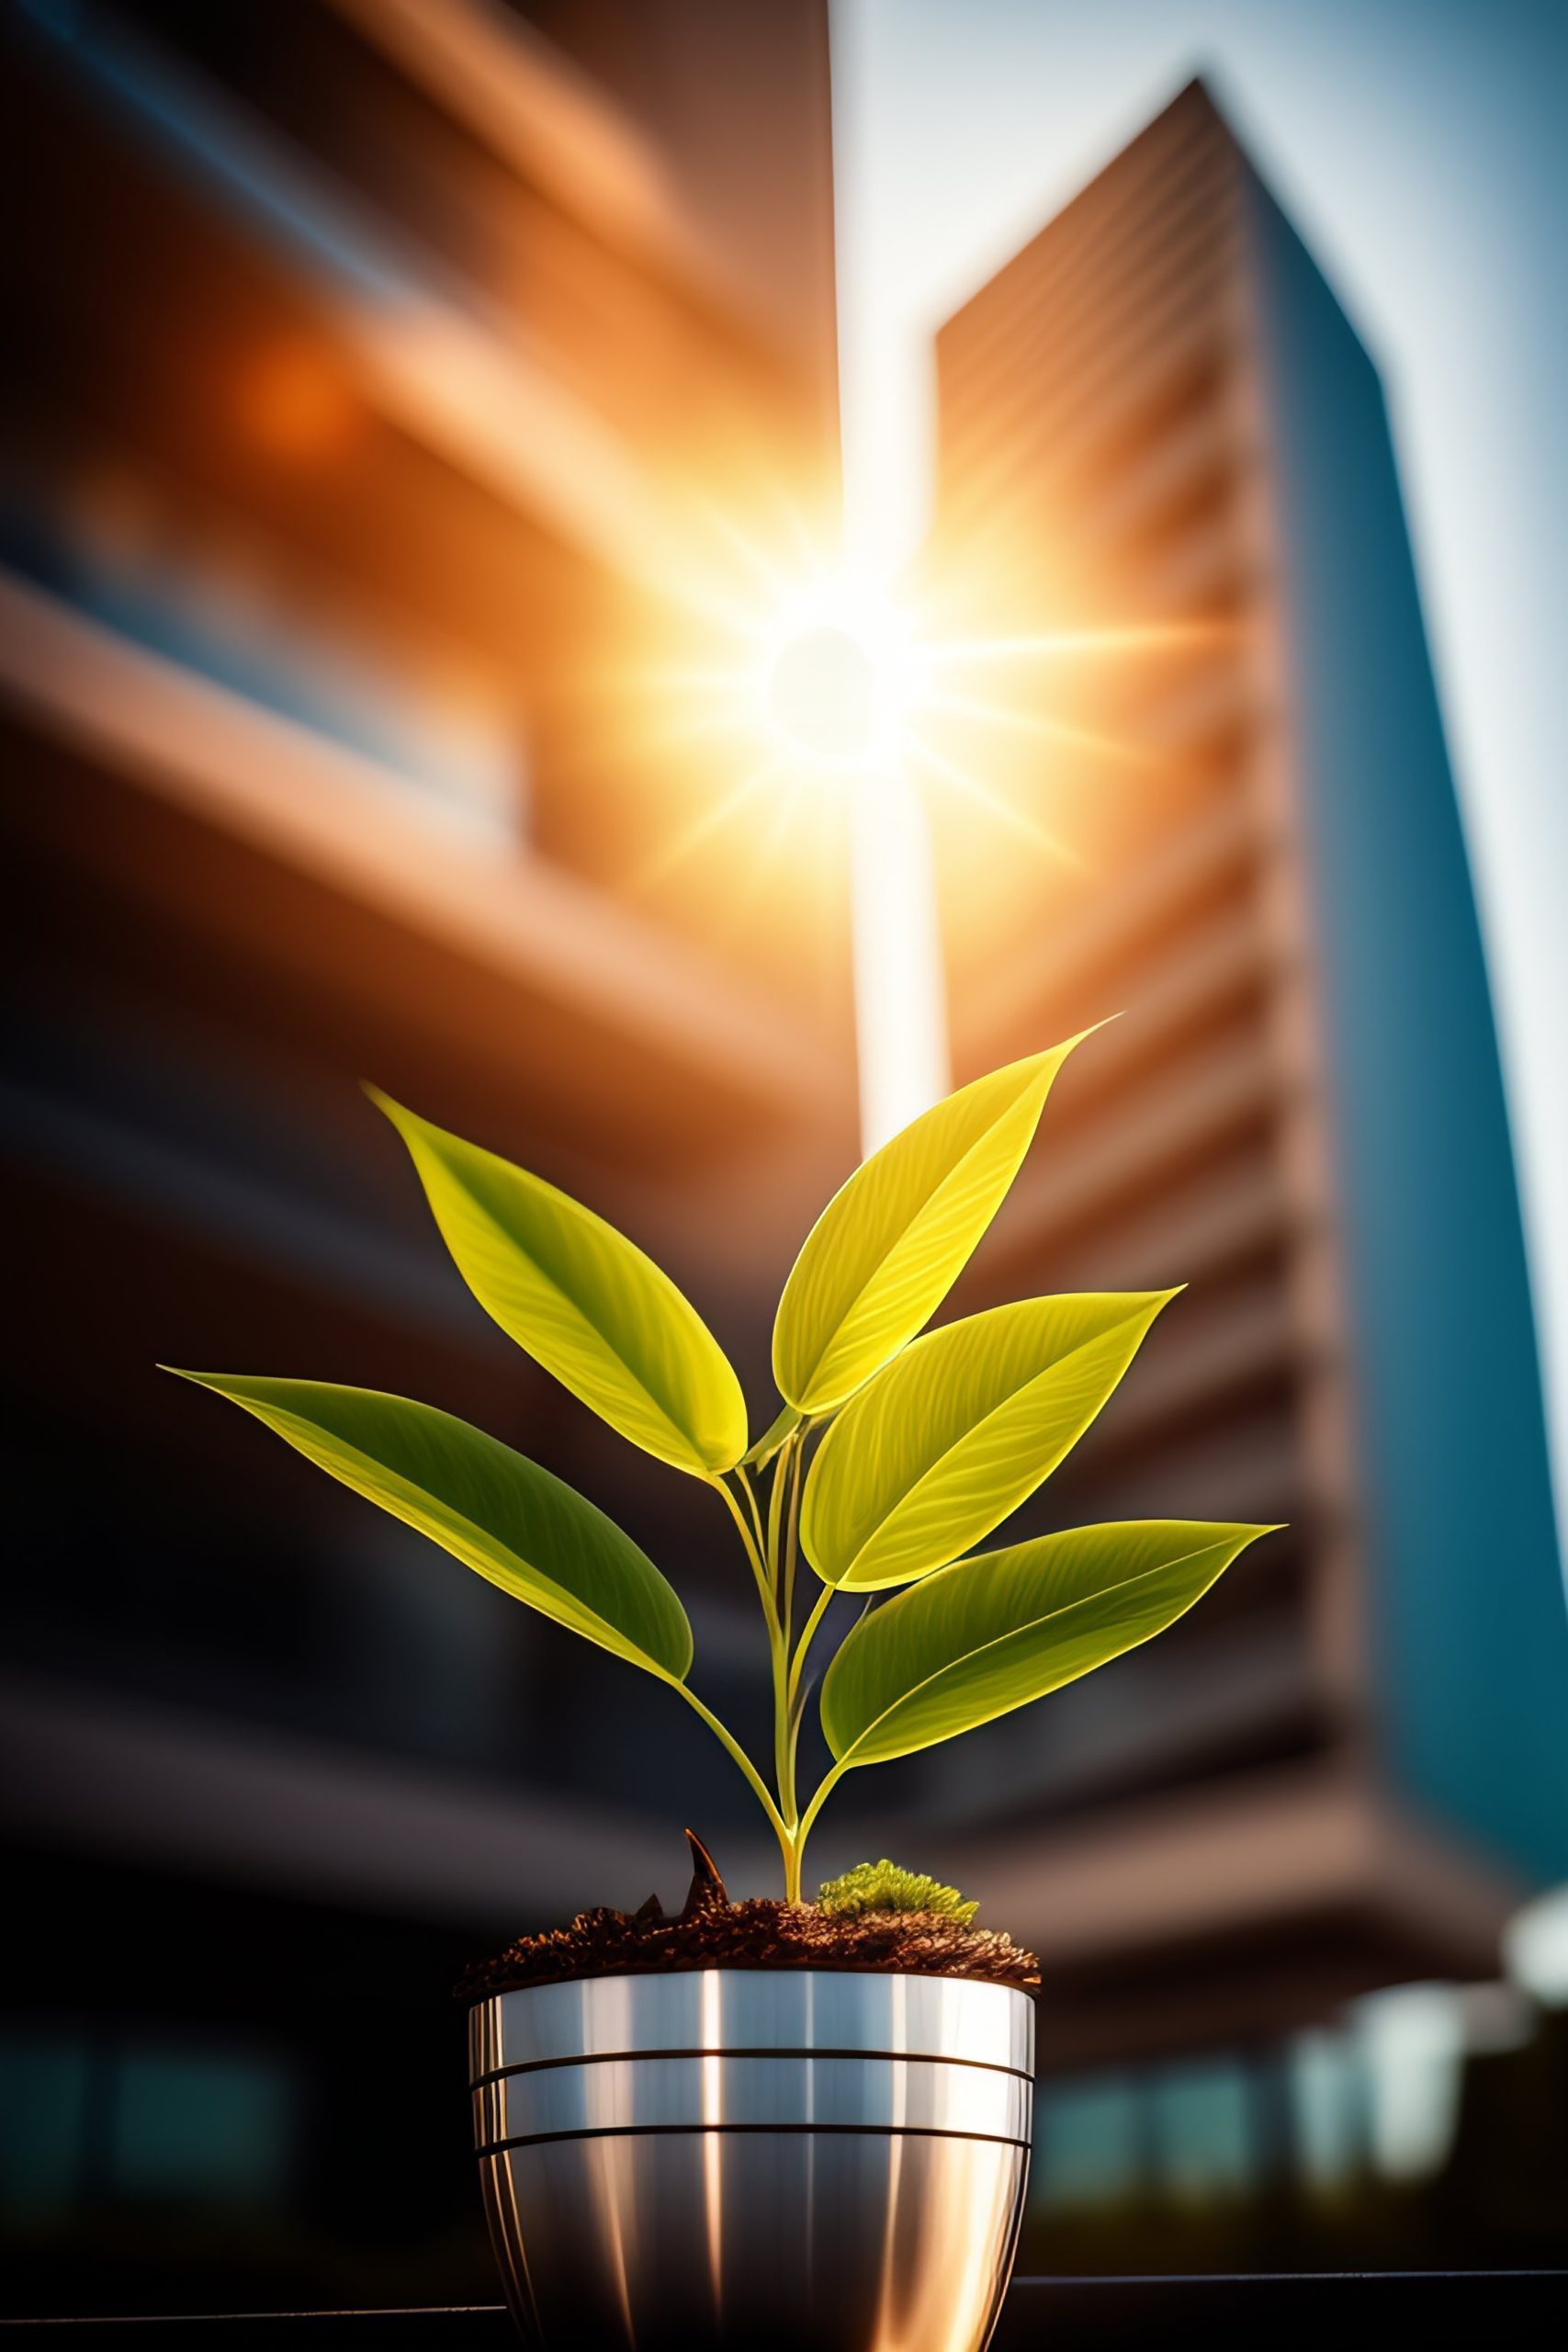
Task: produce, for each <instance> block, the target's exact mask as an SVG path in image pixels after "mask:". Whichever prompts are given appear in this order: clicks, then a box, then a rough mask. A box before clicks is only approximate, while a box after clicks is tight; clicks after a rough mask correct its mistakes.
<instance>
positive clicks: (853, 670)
mask: <svg viewBox="0 0 1568 2352" xmlns="http://www.w3.org/2000/svg"><path fill="white" fill-rule="evenodd" d="M757 683H758V686H759V689H760V701H761V714H762V718H763V721H764V724H765V725H766V727H767V729H768V730H769V732H770V733H771V734H772V735H773V737H774V739H775V740H776V741H777V742H778V744H779V746H780V748H781V750H784V751H785V752H789V753H791V754H793V755H794V756H795V758H797V759H801V760H804V761H805V762H806V763H807V764H809V765H811V766H813V767H820V768H830V769H839V770H841V771H843V772H845V773H849V772H852V771H853V770H856V769H859V768H862V767H863V766H865V765H866V764H867V763H870V762H872V761H874V760H877V759H879V758H882V757H884V756H886V754H887V753H889V752H893V751H895V750H896V749H897V746H898V744H899V741H900V740H901V739H902V737H903V736H904V735H905V733H906V731H907V729H908V726H909V725H910V723H911V721H912V719H913V717H914V713H915V708H916V705H917V703H918V701H919V691H920V684H921V680H920V662H919V650H918V647H917V644H916V639H915V633H914V629H913V627H912V624H911V622H910V620H909V618H908V615H907V614H906V613H904V612H903V611H902V609H901V608H900V607H899V605H897V603H896V602H895V600H894V599H893V597H892V596H891V595H890V594H888V593H887V591H886V589H885V588H884V587H883V585H882V584H881V583H880V582H877V581H875V580H872V579H867V578H860V577H856V576H855V575H853V574H852V573H849V572H839V573H829V574H825V575H824V576H823V577H821V578H820V579H818V580H815V581H812V582H808V583H807V585H806V586H804V587H802V588H801V589H799V590H797V591H796V592H795V594H791V595H786V596H784V597H783V598H782V599H781V601H780V605H779V609H778V611H777V613H776V614H775V615H774V616H773V618H772V621H771V624H770V625H769V627H768V628H766V629H765V630H764V632H763V633H762V653H761V662H760V664H759V667H758V678H757Z"/></svg>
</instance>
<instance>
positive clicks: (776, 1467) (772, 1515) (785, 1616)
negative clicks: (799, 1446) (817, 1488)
mask: <svg viewBox="0 0 1568 2352" xmlns="http://www.w3.org/2000/svg"><path fill="white" fill-rule="evenodd" d="M794 1457H795V1435H794V1433H793V1432H792V1433H791V1435H790V1436H788V1437H786V1438H785V1440H784V1443H783V1445H782V1446H780V1448H779V1450H778V1453H776V1454H775V1456H774V1457H773V1484H772V1486H771V1487H770V1488H769V1490H768V1574H769V1576H770V1577H771V1579H772V1581H773V1590H774V1591H775V1592H777V1591H778V1589H779V1582H780V1579H779V1559H780V1545H779V1533H780V1522H781V1521H782V1518H783V1514H784V1492H785V1489H786V1487H788V1484H789V1465H790V1463H791V1462H792V1461H793V1459H794ZM779 1623H781V1624H782V1625H783V1627H784V1634H785V1637H786V1639H787V1637H788V1634H789V1604H788V1601H787V1600H786V1601H785V1602H784V1605H783V1607H782V1608H781V1609H780V1611H779Z"/></svg>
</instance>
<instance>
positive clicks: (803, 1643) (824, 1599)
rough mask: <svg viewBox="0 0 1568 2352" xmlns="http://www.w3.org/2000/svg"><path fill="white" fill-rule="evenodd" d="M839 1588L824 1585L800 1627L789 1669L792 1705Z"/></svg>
mask: <svg viewBox="0 0 1568 2352" xmlns="http://www.w3.org/2000/svg"><path fill="white" fill-rule="evenodd" d="M838 1589H839V1588H838V1586H837V1585H832V1584H825V1585H824V1586H823V1588H822V1590H821V1592H820V1593H819V1595H818V1600H817V1604H816V1606H815V1608H814V1609H813V1610H812V1611H811V1614H810V1616H809V1617H808V1618H807V1621H806V1623H805V1624H804V1625H803V1626H802V1627H801V1629H800V1639H799V1641H798V1642H797V1643H796V1644H795V1657H794V1661H793V1663H792V1664H791V1666H790V1669H789V1702H790V1705H791V1706H792V1707H793V1706H794V1704H795V1699H796V1697H797V1695H798V1693H799V1691H800V1678H801V1676H802V1674H803V1673H804V1672H805V1670H806V1653H807V1650H808V1649H809V1648H810V1647H811V1644H812V1641H813V1639H814V1637H815V1635H816V1633H817V1628H818V1625H820V1623H822V1620H823V1618H824V1617H826V1615H827V1614H828V1609H829V1603H830V1602H831V1600H832V1598H833V1595H834V1594H835V1593H836V1592H837V1590H838Z"/></svg>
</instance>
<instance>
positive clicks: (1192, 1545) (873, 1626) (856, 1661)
mask: <svg viewBox="0 0 1568 2352" xmlns="http://www.w3.org/2000/svg"><path fill="white" fill-rule="evenodd" d="M1269 1532H1271V1531H1270V1530H1269V1529H1268V1528H1266V1527H1239V1526H1226V1525H1219V1524H1213V1523H1211V1522H1209V1521H1201V1520H1198V1521H1192V1520H1187V1521H1184V1520H1133V1521H1125V1522H1123V1523H1122V1524H1120V1525H1115V1526H1110V1527H1075V1528H1072V1529H1069V1530H1068V1531H1067V1532H1066V1533H1065V1534H1060V1535H1043V1536H1039V1537H1036V1539H1035V1540H1034V1541H1033V1542H1032V1543H1029V1544H1013V1545H1012V1546H1010V1549H1008V1550H1007V1551H1005V1552H987V1553H983V1554H981V1555H979V1556H978V1557H976V1558H975V1559H969V1560H959V1561H956V1562H955V1563H954V1564H953V1566H952V1567H950V1568H943V1569H942V1571H941V1572H940V1573H939V1574H938V1575H936V1576H933V1577H928V1578H927V1579H926V1581H925V1582H924V1583H923V1584H919V1585H916V1586H915V1587H914V1589H912V1590H911V1591H909V1592H901V1593H899V1594H898V1596H897V1599H896V1600H888V1601H885V1602H884V1603H883V1605H882V1607H881V1608H880V1609H874V1610H873V1611H872V1612H871V1614H870V1615H869V1616H868V1617H865V1618H863V1619H862V1621H861V1623H859V1624H858V1625H857V1626H856V1627H855V1628H854V1630H853V1632H852V1633H851V1634H850V1635H849V1636H848V1638H847V1640H846V1641H845V1642H844V1643H843V1645H842V1646H841V1647H840V1650H839V1652H838V1654H837V1656H836V1657H834V1659H833V1662H832V1664H831V1665H830V1666H829V1668H828V1672H827V1674H826V1676H825V1677H824V1679H823V1683H822V1700H821V1708H822V1729H823V1731H824V1732H825V1733H826V1735H827V1739H828V1745H829V1748H830V1749H831V1750H832V1753H833V1756H834V1758H835V1760H836V1761H837V1762H838V1764H839V1765H840V1767H841V1768H844V1769H848V1768H850V1767H852V1766H858V1765H862V1764H881V1763H886V1761H887V1760H888V1759H889V1758H892V1757H895V1756H908V1755H911V1754H912V1753H913V1752H914V1751H915V1750H916V1749H917V1748H921V1747H935V1746H936V1745H937V1744H938V1742H939V1741H941V1740H944V1739H955V1738H957V1736H959V1734H960V1733H961V1732H966V1731H973V1730H974V1729H975V1727H976V1724H986V1723H989V1722H990V1721H991V1720H992V1718H993V1717H994V1716H997V1715H1005V1714H1008V1713H1010V1712H1011V1711H1012V1709H1013V1708H1015V1707H1023V1706H1027V1705H1028V1704H1029V1702H1030V1701H1031V1700H1032V1699H1041V1698H1043V1697H1044V1695H1045V1693H1046V1692H1047V1691H1055V1690H1057V1689H1059V1688H1060V1686H1061V1685H1062V1684H1063V1683H1064V1682H1073V1681H1076V1680H1077V1678H1078V1676H1079V1675H1083V1674H1089V1673H1092V1672H1093V1670H1094V1668H1096V1667H1097V1666H1103V1665H1104V1664H1105V1663H1106V1661H1107V1660H1108V1659H1110V1658H1113V1657H1120V1656H1121V1655H1122V1651H1123V1650H1130V1649H1133V1648H1135V1647H1136V1645H1137V1644H1138V1643H1140V1642H1146V1641H1148V1640H1149V1639H1150V1638H1151V1636H1152V1635H1154V1634H1159V1633H1163V1632H1164V1630H1165V1628H1166V1627H1167V1626H1168V1625H1169V1624H1172V1623H1175V1621H1176V1619H1177V1618H1178V1617H1179V1616H1181V1615H1182V1614H1183V1613H1184V1612H1185V1611H1187V1610H1189V1609H1190V1608H1191V1606H1192V1604H1193V1602H1194V1601H1195V1600H1200V1599H1201V1596H1202V1595H1203V1594H1204V1593H1205V1592H1207V1591H1208V1589H1209V1587H1210V1586H1211V1585H1212V1584H1213V1582H1214V1581H1215V1579H1216V1577H1219V1576H1220V1575H1221V1574H1222V1572H1223V1571H1224V1569H1225V1568H1227V1567H1228V1566H1230V1564H1231V1562H1232V1561H1233V1560H1234V1559H1235V1556H1236V1555H1237V1553H1238V1552H1241V1551H1243V1550H1244V1549H1245V1548H1246V1546H1247V1544H1250V1543H1252V1542H1253V1541H1254V1539H1255V1538H1256V1537H1258V1536H1259V1535H1267V1534H1269Z"/></svg>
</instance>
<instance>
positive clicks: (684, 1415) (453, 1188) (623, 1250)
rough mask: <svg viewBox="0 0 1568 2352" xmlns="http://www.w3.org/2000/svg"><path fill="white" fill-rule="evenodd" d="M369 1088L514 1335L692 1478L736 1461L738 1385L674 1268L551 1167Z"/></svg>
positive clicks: (460, 1252)
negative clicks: (524, 1165) (475, 1139)
mask: <svg viewBox="0 0 1568 2352" xmlns="http://www.w3.org/2000/svg"><path fill="white" fill-rule="evenodd" d="M370 1092H371V1097H372V1100H373V1101H375V1102H376V1103H379V1105H380V1107H381V1109H382V1110H383V1111H385V1113H386V1114H387V1116H388V1117H389V1119H390V1120H391V1122H392V1124H393V1125H394V1126H395V1127H396V1128H397V1130H398V1132H399V1134H400V1136H402V1138H403V1141H404V1142H405V1143H406V1144H407V1146H408V1148H409V1150H410V1152H411V1154H412V1158H413V1163H414V1166H415V1168H416V1169H417V1170H418V1171H419V1177H420V1182H422V1183H423V1186H424V1190H425V1196H426V1198H427V1199H428V1201H429V1203H430V1205H431V1208H432V1210H433V1212H434V1216H435V1222H436V1224H437V1225H438V1226H439V1227H441V1233H442V1238H443V1239H444V1240H445V1241H446V1247H447V1248H448V1250H450V1251H451V1252H452V1255H453V1257H454V1259H455V1260H456V1261H457V1271H458V1272H459V1273H460V1274H461V1275H462V1277H463V1280H464V1281H465V1282H466V1283H468V1288H469V1289H470V1290H471V1291H472V1292H473V1294H474V1296H475V1297H476V1298H477V1299H478V1300H479V1305H480V1306H482V1307H483V1308H484V1309H485V1312H486V1313H487V1314H488V1315H491V1316H492V1317H494V1319H495V1321H496V1322H497V1323H499V1324H500V1326H501V1328H502V1330H503V1331H504V1332H505V1333H506V1334H507V1336H508V1338H510V1339H513V1340H516V1342H517V1344H518V1346H519V1347H520V1348H525V1349H526V1351H527V1352H528V1353H529V1354H530V1355H531V1356H532V1357H534V1359H535V1360H536V1363H541V1364H543V1365H544V1367H545V1370H546V1371H547V1372H549V1373H553V1374H555V1377H556V1378H557V1379H558V1381H559V1382H560V1383H561V1385H562V1386H563V1387H566V1388H570V1390H571V1392H572V1395H573V1396H574V1397H581V1399H582V1402H583V1403H584V1404H585V1405H587V1406H590V1407H591V1408H592V1410H593V1411H594V1412H596V1413H597V1414H598V1415H599V1416H600V1418H601V1419H603V1420H606V1421H608V1422H609V1424H610V1426H611V1428H612V1429H614V1430H619V1431H620V1434H621V1435H622V1436H623V1437H625V1438H629V1439H630V1441H631V1442H632V1443H633V1444H634V1445H640V1446H641V1447H642V1448H643V1450H644V1452H645V1453H653V1454H657V1455H658V1457H659V1459H660V1461H661V1462H668V1463H671V1464H673V1466H674V1467H675V1468H676V1469H677V1470H686V1471H690V1472H691V1473H692V1474H693V1476H696V1477H708V1476H712V1475H714V1474H715V1473H716V1472H719V1471H724V1470H732V1469H733V1468H734V1466H735V1464H737V1463H738V1462H739V1459H740V1457H741V1455H742V1454H743V1453H745V1451H746V1400H745V1398H744V1397H742V1395H741V1393H740V1383H739V1381H738V1380H737V1378H736V1376H735V1374H734V1372H733V1370H732V1369H731V1367H730V1364H729V1361H728V1357H727V1356H726V1355H725V1353H724V1351H723V1350H722V1349H721V1348H720V1346H719V1344H718V1342H717V1340H716V1339H715V1338H714V1336H713V1334H712V1332H711V1331H710V1330H709V1329H708V1328H707V1325H706V1324H705V1322H704V1321H703V1319H702V1317H701V1316H700V1315H699V1314H698V1313H697V1311H696V1309H695V1307H694V1306H692V1304H691V1302H690V1300H689V1299H687V1298H686V1297H685V1296H684V1295H682V1293H681V1292H680V1291H679V1290H677V1288H676V1287H675V1284H674V1283H672V1282H671V1280H670V1277H669V1275H668V1274H666V1273H664V1272H661V1271H660V1268H659V1267H658V1266H656V1265H655V1264H654V1262H653V1261H652V1259H651V1258H649V1257H645V1256H644V1254H643V1252H642V1251H641V1250H638V1249H637V1247H636V1245H635V1244H634V1243H632V1242H630V1241H628V1240H627V1239H626V1237H625V1235H624V1234H620V1233H617V1232H616V1230H615V1227H614V1226H613V1225H606V1223H605V1222H604V1218H603V1217H600V1216H594V1215H593V1213H592V1210H591V1209H585V1208H583V1207H582V1206H581V1203H579V1202H577V1201H574V1200H572V1199H571V1198H570V1195H569V1194H567V1193H561V1192H558V1191H557V1190H556V1187H555V1186H554V1185H553V1184H547V1183H546V1182H544V1180H543V1178H542V1177H538V1176H530V1175H528V1174H527V1173H526V1171H525V1170H523V1169H521V1168H514V1167H513V1165H512V1163H511V1161H510V1160H506V1159H498V1158H497V1156H496V1155H495V1153H494V1152H491V1151H481V1150H480V1149H479V1146H478V1145H477V1144H471V1143H464V1142H463V1141H462V1139H461V1137H460V1136H453V1135H448V1134H447V1133H446V1130H445V1129H444V1128H442V1127H436V1126H432V1125H431V1124H430V1122H429V1121H428V1120H426V1119H421V1118H417V1117H416V1116H415V1115H414V1114H413V1113H412V1111H405V1110H404V1109H403V1108H402V1106H401V1104H400V1103H394V1102H392V1101H391V1100H390V1099H389V1097H388V1096H387V1095H385V1094H381V1093H378V1092H377V1091H376V1090H375V1089H374V1088H372V1089H371V1090H370Z"/></svg>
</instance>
